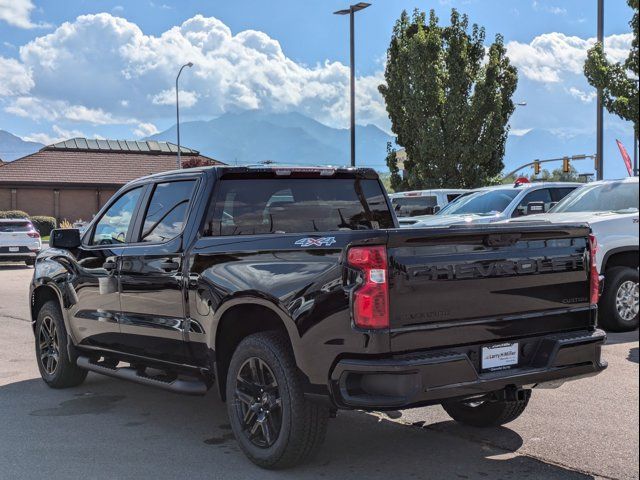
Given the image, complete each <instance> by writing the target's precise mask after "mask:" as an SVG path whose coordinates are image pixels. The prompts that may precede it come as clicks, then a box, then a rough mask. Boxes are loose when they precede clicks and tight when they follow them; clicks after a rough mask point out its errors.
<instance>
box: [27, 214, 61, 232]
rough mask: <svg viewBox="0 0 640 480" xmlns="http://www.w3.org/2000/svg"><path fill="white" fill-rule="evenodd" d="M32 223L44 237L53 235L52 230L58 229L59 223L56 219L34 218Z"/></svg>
mask: <svg viewBox="0 0 640 480" xmlns="http://www.w3.org/2000/svg"><path fill="white" fill-rule="evenodd" d="M31 223H33V226H34V227H36V230H38V231H39V232H40V235H42V236H43V237H48V236H49V235H51V230H53V229H54V228H56V225H57V222H56V219H55V218H54V217H45V216H42V215H40V216H34V217H31Z"/></svg>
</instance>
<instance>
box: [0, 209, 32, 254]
mask: <svg viewBox="0 0 640 480" xmlns="http://www.w3.org/2000/svg"><path fill="white" fill-rule="evenodd" d="M41 249H42V241H41V239H40V234H39V233H38V231H37V230H36V229H35V227H34V226H33V224H32V223H31V221H30V220H28V219H26V218H9V219H0V262H25V263H26V264H27V265H33V264H35V260H36V255H38V253H39V252H40V250H41Z"/></svg>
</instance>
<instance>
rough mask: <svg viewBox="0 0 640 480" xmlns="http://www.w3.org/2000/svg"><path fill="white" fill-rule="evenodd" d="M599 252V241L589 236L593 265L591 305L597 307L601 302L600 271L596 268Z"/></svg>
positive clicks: (591, 272)
mask: <svg viewBox="0 0 640 480" xmlns="http://www.w3.org/2000/svg"><path fill="white" fill-rule="evenodd" d="M597 252H598V241H597V240H596V237H595V235H593V234H590V235H589V258H590V261H591V265H590V266H589V272H590V275H589V276H590V282H589V284H590V288H591V289H590V296H589V303H590V304H591V305H597V304H598V300H600V274H599V273H598V269H597V268H596V263H597V261H596V254H597Z"/></svg>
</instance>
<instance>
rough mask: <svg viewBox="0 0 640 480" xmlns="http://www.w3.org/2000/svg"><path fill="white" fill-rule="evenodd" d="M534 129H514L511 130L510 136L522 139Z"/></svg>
mask: <svg viewBox="0 0 640 480" xmlns="http://www.w3.org/2000/svg"><path fill="white" fill-rule="evenodd" d="M531 130H533V129H532V128H512V129H511V130H509V135H513V136H514V137H522V136H524V135H526V134H527V133H529V132H530V131H531Z"/></svg>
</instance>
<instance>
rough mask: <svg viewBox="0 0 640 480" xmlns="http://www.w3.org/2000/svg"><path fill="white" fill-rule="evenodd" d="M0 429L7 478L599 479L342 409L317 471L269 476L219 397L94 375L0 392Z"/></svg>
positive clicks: (498, 434) (475, 435)
mask: <svg viewBox="0 0 640 480" xmlns="http://www.w3.org/2000/svg"><path fill="white" fill-rule="evenodd" d="M434 408H439V407H434ZM392 416H394V415H392ZM396 416H397V415H396ZM0 424H1V425H2V434H1V435H0V465H2V466H3V467H2V468H1V469H0V470H4V473H2V475H0V476H2V477H4V478H17V477H22V478H33V477H34V476H36V475H39V474H40V473H41V472H43V471H46V472H47V476H48V478H80V477H91V478H179V477H188V478H190V479H196V478H224V479H225V480H226V479H236V478H237V479H240V478H261V479H262V478H264V479H270V478H291V479H296V480H297V479H307V478H367V479H370V480H371V479H388V478H394V479H404V478H409V479H411V478H434V479H486V478H493V479H505V480H506V479H513V478H545V479H556V478H557V479H586V478H593V477H591V476H588V475H584V474H582V473H579V472H575V471H572V470H568V469H565V468H563V467H560V466H556V465H550V464H547V463H544V462H542V461H539V460H537V459H535V458H531V457H527V456H519V455H514V454H513V453H512V452H514V451H517V449H518V448H519V447H520V446H521V445H522V442H523V440H522V438H521V437H520V436H519V435H518V434H517V433H515V432H513V431H512V430H510V429H508V428H499V429H495V430H489V431H482V433H479V432H481V431H479V430H474V429H468V428H465V427H462V426H460V425H458V424H456V423H454V422H441V423H437V424H433V425H422V424H421V423H417V424H413V425H405V424H401V423H398V422H395V421H392V420H391V419H390V418H389V416H387V415H384V414H367V413H363V412H339V413H338V418H337V419H335V420H332V421H331V422H330V424H329V432H328V435H327V439H326V442H325V444H324V446H323V447H322V449H321V450H320V451H319V452H318V455H317V457H316V458H315V459H314V460H313V461H312V462H311V463H309V464H307V465H303V466H300V467H297V468H295V469H291V470H287V471H279V472H270V471H264V470H261V469H259V468H257V467H255V466H254V465H253V464H251V463H250V462H249V461H248V460H247V459H246V458H245V457H244V455H243V454H242V452H241V451H240V449H239V447H238V446H237V444H236V442H235V440H234V439H233V435H232V433H231V431H230V426H229V423H228V419H227V414H226V408H225V405H224V404H222V403H221V402H220V401H219V400H218V399H217V396H216V394H215V393H214V392H211V393H210V394H208V395H207V396H205V397H184V396H178V395H174V394H171V393H168V392H164V391H159V390H155V389H151V388H148V387H144V386H140V385H136V384H132V383H126V382H122V381H118V380H114V379H110V378H106V377H100V376H97V375H94V374H89V377H88V378H87V381H86V382H85V383H84V384H83V385H82V386H80V387H78V388H73V389H67V390H53V389H50V388H48V387H46V386H45V385H44V383H43V382H42V381H41V380H40V379H39V378H38V379H31V380H26V381H21V382H16V383H12V384H8V385H4V386H0Z"/></svg>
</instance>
